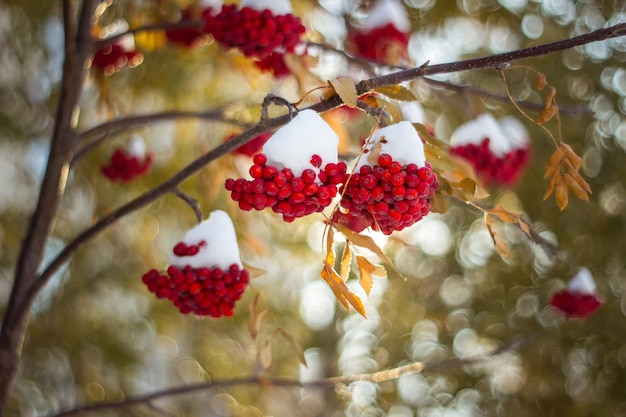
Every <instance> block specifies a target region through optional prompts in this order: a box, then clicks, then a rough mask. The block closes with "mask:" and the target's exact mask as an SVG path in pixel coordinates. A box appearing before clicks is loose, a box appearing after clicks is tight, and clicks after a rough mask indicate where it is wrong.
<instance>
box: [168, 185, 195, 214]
mask: <svg viewBox="0 0 626 417" xmlns="http://www.w3.org/2000/svg"><path fill="white" fill-rule="evenodd" d="M172 192H173V193H174V194H176V196H178V197H180V198H181V199H182V200H183V201H184V202H185V203H187V204H189V207H191V209H192V210H193V212H194V214H195V215H196V219H197V220H198V223H200V222H202V210H200V204H198V200H196V199H195V198H193V197H191V196H190V195H189V194H186V193H185V192H184V191H183V190H181V189H180V188H178V187H177V188H175V189H174V191H172Z"/></svg>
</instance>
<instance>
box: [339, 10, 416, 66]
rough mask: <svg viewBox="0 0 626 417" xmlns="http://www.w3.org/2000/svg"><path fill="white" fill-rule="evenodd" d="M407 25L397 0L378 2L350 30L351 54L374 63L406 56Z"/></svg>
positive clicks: (408, 26)
mask: <svg viewBox="0 0 626 417" xmlns="http://www.w3.org/2000/svg"><path fill="white" fill-rule="evenodd" d="M410 30H411V22H410V21H409V18H408V16H407V14H406V10H405V9H404V6H402V4H401V3H400V2H399V1H398V0H380V1H378V2H376V4H375V5H374V7H373V8H372V9H371V10H370V11H369V14H368V16H367V17H366V19H365V21H364V22H363V24H362V26H361V28H359V29H354V30H353V31H352V32H351V33H350V35H349V37H348V42H349V43H350V44H351V46H352V47H353V49H354V50H355V53H356V54H357V55H360V56H362V57H364V58H369V59H372V60H376V61H382V62H392V63H395V62H397V61H400V60H401V58H406V56H407V46H408V43H409V33H410Z"/></svg>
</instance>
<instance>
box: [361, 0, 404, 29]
mask: <svg viewBox="0 0 626 417" xmlns="http://www.w3.org/2000/svg"><path fill="white" fill-rule="evenodd" d="M388 24H392V25H393V26H395V27H396V29H398V30H399V31H401V32H408V31H410V30H411V22H410V21H409V18H408V16H407V14H406V10H405V9H404V7H403V6H402V4H401V3H400V2H399V1H397V0H380V1H377V2H376V5H375V6H374V7H373V8H372V9H371V11H370V13H369V15H368V16H367V17H366V18H365V21H364V22H363V26H364V27H365V28H366V29H374V28H380V27H383V26H386V25H388Z"/></svg>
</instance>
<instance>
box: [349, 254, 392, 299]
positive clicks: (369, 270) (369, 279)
mask: <svg viewBox="0 0 626 417" xmlns="http://www.w3.org/2000/svg"><path fill="white" fill-rule="evenodd" d="M356 264H357V266H358V268H359V275H360V278H359V284H360V285H361V287H363V289H364V290H365V293H366V294H367V295H369V293H370V291H371V289H372V284H373V283H374V278H373V276H372V275H376V276H379V277H386V276H387V271H385V268H383V267H382V266H381V265H374V264H372V263H371V262H370V261H369V260H368V259H367V258H365V257H363V256H357V257H356Z"/></svg>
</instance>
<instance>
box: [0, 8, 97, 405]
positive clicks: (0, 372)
mask: <svg viewBox="0 0 626 417" xmlns="http://www.w3.org/2000/svg"><path fill="white" fill-rule="evenodd" d="M94 8H95V0H85V1H84V2H83V5H82V9H81V11H80V14H79V17H78V24H76V25H75V24H74V16H73V14H74V13H73V10H72V8H71V2H70V1H64V2H63V21H64V31H65V39H66V42H65V51H64V53H65V60H64V63H63V79H62V81H61V92H60V97H59V103H58V107H57V113H56V118H55V126H54V132H53V135H52V140H51V144H50V156H49V158H48V165H47V168H46V173H45V175H44V178H43V181H42V183H41V189H40V192H39V199H38V201H37V206H36V208H35V211H34V212H33V215H32V217H31V219H30V223H29V226H28V230H27V232H26V236H25V237H24V240H23V243H22V247H21V250H20V255H19V257H18V260H17V266H16V272H15V279H14V281H13V288H12V289H11V295H10V298H9V303H8V305H7V309H6V312H5V315H4V319H3V322H2V330H1V331H0V415H4V412H5V410H6V407H7V400H8V395H9V391H10V388H11V385H12V382H13V379H14V378H15V375H16V373H17V368H18V364H19V358H20V354H21V349H22V341H23V338H24V334H25V332H26V326H27V324H28V314H29V311H30V306H31V304H32V300H30V297H29V295H28V294H29V293H30V291H31V288H32V287H33V285H34V284H36V283H37V282H39V277H38V269H39V267H40V264H41V261H42V258H43V253H44V250H45V246H46V242H47V240H48V237H49V236H50V232H51V230H52V226H53V221H54V217H55V215H56V212H57V207H58V204H59V201H60V198H61V196H62V195H63V191H64V190H65V182H66V180H67V176H68V173H69V162H70V159H71V157H72V150H73V148H74V144H75V142H76V133H75V131H74V129H73V126H72V122H73V121H72V120H73V116H74V112H75V110H76V106H77V104H78V100H79V97H80V93H81V87H82V84H83V83H82V80H83V77H84V72H85V70H84V68H85V65H84V63H85V61H86V60H87V57H88V55H89V53H90V50H91V16H92V15H93V11H94Z"/></svg>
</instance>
